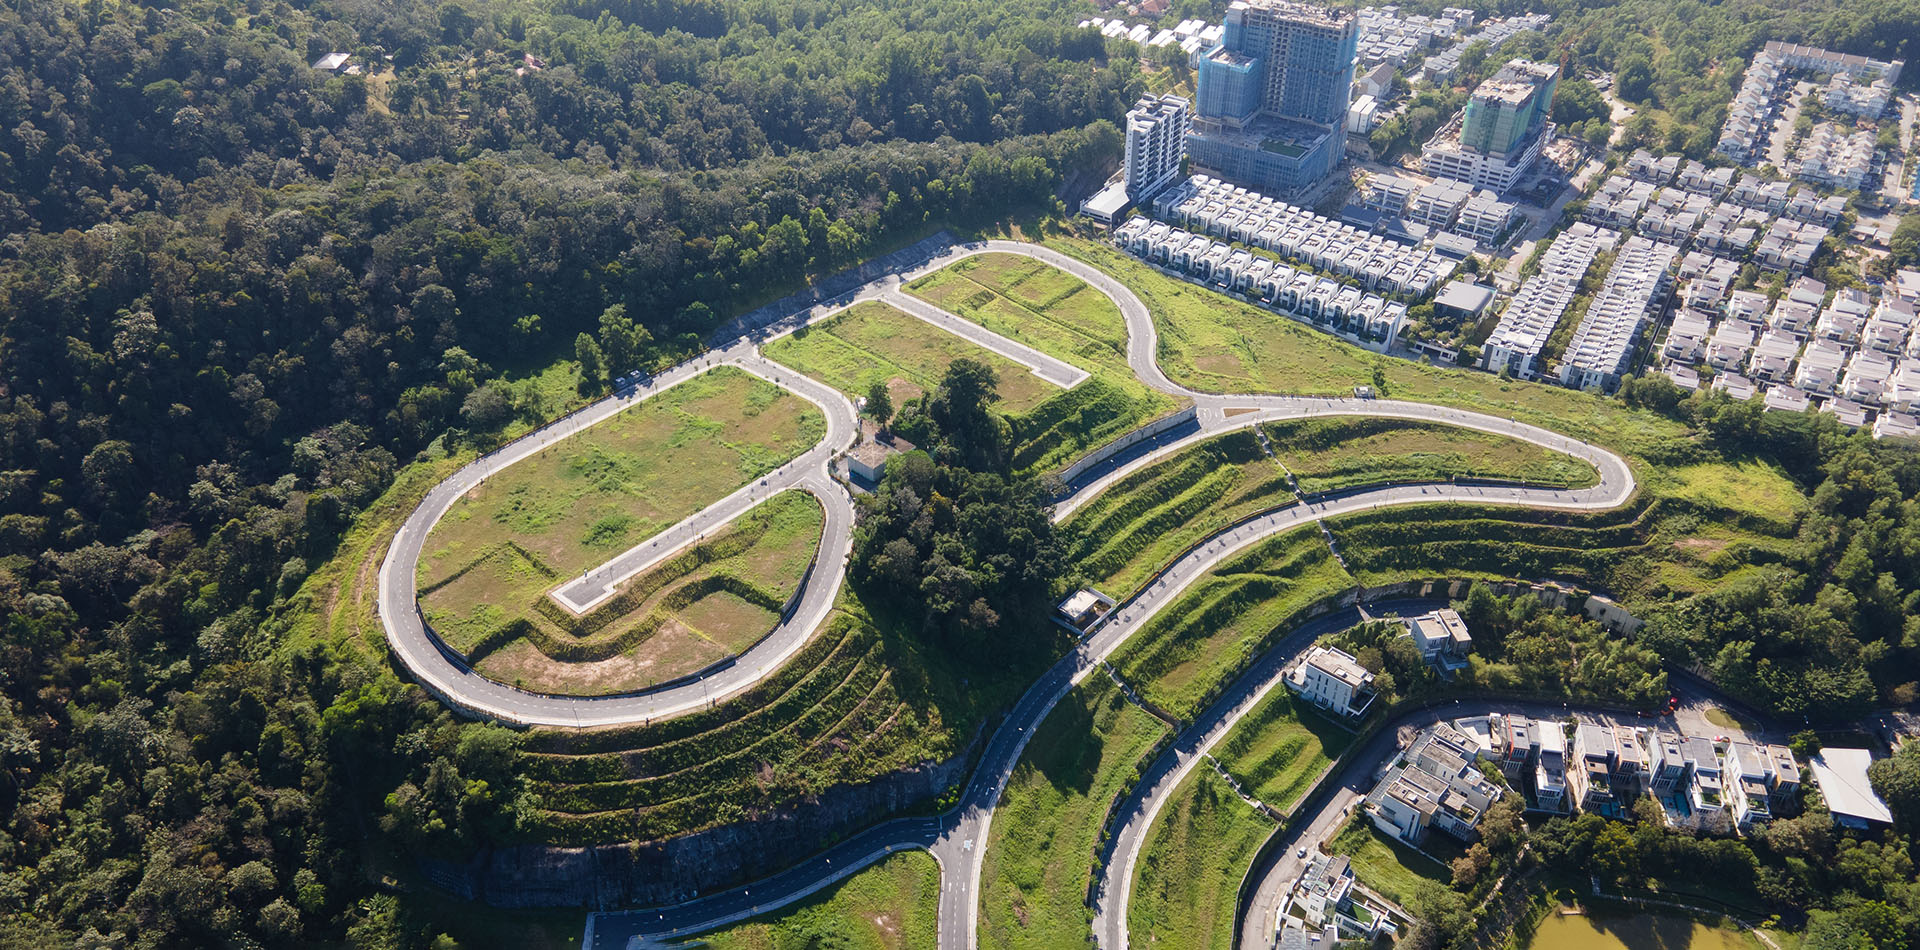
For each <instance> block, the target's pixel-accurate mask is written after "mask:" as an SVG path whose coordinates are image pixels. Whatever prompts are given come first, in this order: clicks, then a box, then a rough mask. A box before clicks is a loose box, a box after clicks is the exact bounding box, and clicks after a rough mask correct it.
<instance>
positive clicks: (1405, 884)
mask: <svg viewBox="0 0 1920 950" xmlns="http://www.w3.org/2000/svg"><path fill="white" fill-rule="evenodd" d="M1328 850H1330V851H1332V852H1333V853H1334V854H1344V855H1346V856H1347V857H1348V858H1349V859H1350V860H1351V861H1352V863H1353V874H1354V876H1355V877H1357V878H1359V879H1360V883H1362V884H1365V885H1366V886H1368V887H1370V888H1373V889H1374V890H1375V891H1378V892H1379V893H1380V896H1382V897H1385V898H1386V899H1387V900H1390V901H1393V902H1394V903H1396V904H1400V905H1402V906H1404V905H1405V904H1406V903H1407V900H1408V899H1409V898H1411V897H1412V896H1413V892H1414V889H1415V888H1417V887H1419V886H1420V882H1421V881H1432V882H1433V883H1435V884H1438V885H1440V886H1441V887H1448V886H1450V885H1451V883H1452V880H1453V872H1452V871H1450V870H1448V869H1447V867H1446V866H1445V865H1443V864H1441V863H1440V862H1438V861H1435V860H1434V859H1432V858H1429V857H1427V856H1426V855H1424V854H1421V853H1420V852H1418V851H1415V850H1413V849H1412V848H1409V847H1407V846H1406V845H1404V844H1401V843H1400V842H1398V841H1395V840H1393V839H1391V838H1388V837H1387V836H1386V835H1384V834H1381V833H1380V830H1379V829H1377V828H1375V827H1373V822H1371V821H1356V822H1354V823H1352V824H1349V825H1348V826H1347V827H1346V828H1345V829H1344V830H1342V831H1341V832H1340V834H1339V835H1337V836H1335V837H1334V839H1333V842H1332V843H1331V845H1329V847H1328Z"/></svg>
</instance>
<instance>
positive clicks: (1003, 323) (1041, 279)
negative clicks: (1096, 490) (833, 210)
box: [905, 254, 1175, 473]
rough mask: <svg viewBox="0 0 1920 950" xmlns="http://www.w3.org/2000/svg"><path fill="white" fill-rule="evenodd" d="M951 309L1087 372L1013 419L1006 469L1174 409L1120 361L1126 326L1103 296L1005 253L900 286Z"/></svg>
mask: <svg viewBox="0 0 1920 950" xmlns="http://www.w3.org/2000/svg"><path fill="white" fill-rule="evenodd" d="M905 289H906V291H907V292H908V293H911V294H913V295H914V296H916V297H919V298H921V299H922V300H925V301H927V302H928V303H931V304H933V305H935V306H937V307H941V308H943V309H945V310H947V311H948V312H949V313H953V314H955V315H957V316H961V317H965V318H966V319H968V320H971V321H973V322H975V323H978V324H980V325H981V326H983V327H986V328H987V329H989V330H992V331H994V332H995V333H999V334H1001V335H1003V336H1006V337H1008V338H1009V339H1013V340H1017V341H1019V342H1021V343H1024V344H1026V345H1028V346H1031V347H1033V348H1034V349H1036V350H1039V351H1040V352H1042V353H1045V354H1047V355H1049V356H1052V357H1054V358H1055V359H1061V360H1065V361H1067V362H1069V363H1072V364H1073V365H1075V366H1079V367H1081V368H1083V369H1085V370H1087V371H1088V372H1090V373H1092V374H1093V377H1092V378H1091V379H1088V380H1087V381H1086V382H1084V383H1081V384H1080V385H1078V386H1075V387H1074V388H1073V389H1071V390H1068V391H1067V392H1065V393H1062V394H1061V395H1059V396H1055V397H1053V398H1052V399H1049V400H1047V401H1046V402H1045V403H1043V404H1041V405H1040V406H1037V407H1035V408H1034V409H1033V410H1032V411H1031V412H1028V413H1027V414H1025V415H1023V416H1018V417H1014V418H1010V419H1009V420H1008V421H1009V422H1010V423H1012V424H1013V435H1014V452H1013V455H1014V457H1013V466H1014V468H1015V469H1016V470H1018V471H1021V472H1028V473H1033V472H1041V471H1045V470H1047V469H1051V468H1056V467H1059V466H1061V465H1064V464H1066V463H1067V462H1070V461H1072V460H1073V459H1074V458H1075V457H1077V456H1079V455H1082V454H1084V453H1085V452H1086V451H1087V450H1089V449H1092V448H1095V447H1097V446H1099V445H1101V444H1103V443H1106V442H1109V441H1112V440H1113V439H1115V438H1118V437H1119V436H1121V435H1124V434H1125V433H1127V432H1129V431H1131V430H1133V429H1135V428H1138V427H1139V426H1140V425H1142V424H1144V423H1146V422H1148V421H1150V420H1152V419H1154V418H1156V417H1158V416H1160V415H1163V414H1165V413H1167V412H1169V411H1171V410H1173V409H1174V408H1175V402H1174V400H1173V398H1172V397H1171V396H1167V395H1165V394H1163V393H1158V392H1155V391H1153V390H1151V389H1148V388H1147V387H1146V386H1145V385H1144V384H1142V383H1141V382H1140V381H1139V380H1138V379H1136V378H1135V377H1134V375H1133V371H1132V370H1131V369H1129V368H1128V367H1127V326H1126V320H1125V319H1124V318H1122V317H1121V316H1120V310H1119V308H1118V307H1116V306H1114V303H1113V301H1111V300H1108V299H1107V298H1106V295H1104V294H1102V293H1100V292H1099V291H1097V290H1095V289H1093V288H1092V287H1089V286H1087V284H1086V283H1085V282H1084V281H1082V280H1080V279H1079V278H1078V277H1075V276H1073V275H1072V274H1068V273H1066V272H1065V271H1062V270H1060V269H1058V268H1056V267H1053V266H1051V265H1048V264H1043V263H1041V262H1039V261H1035V260H1031V259H1029V258H1025V257H1021V256H1018V255H1014V254H981V255H976V256H974V257H968V258H964V259H962V260H959V261H956V262H954V263H953V264H951V265H949V266H947V267H944V268H941V269H940V270H937V271H935V272H933V273H931V274H928V275H926V276H925V277H922V278H920V279H919V280H916V281H914V282H913V283H911V284H908V285H907V286H906V288H905Z"/></svg>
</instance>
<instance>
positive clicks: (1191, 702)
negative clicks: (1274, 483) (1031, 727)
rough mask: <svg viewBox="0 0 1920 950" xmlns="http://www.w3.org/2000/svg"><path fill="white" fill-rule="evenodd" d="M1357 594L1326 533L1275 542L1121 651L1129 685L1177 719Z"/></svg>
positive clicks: (1217, 573)
mask: <svg viewBox="0 0 1920 950" xmlns="http://www.w3.org/2000/svg"><path fill="white" fill-rule="evenodd" d="M1352 587H1353V578H1351V577H1349V576H1348V575H1347V572H1346V571H1344V570H1342V569H1341V567H1340V564H1339V563H1338V562H1337V561H1335V560H1334V559H1333V555H1332V553H1331V552H1330V551H1328V549H1327V544H1326V541H1325V540H1323V539H1322V538H1321V537H1320V534H1319V532H1317V531H1313V530H1311V529H1306V530H1301V531H1291V532H1288V533H1286V534H1282V535H1279V536H1277V537H1274V538H1270V539H1268V540H1266V541H1264V542H1261V543H1260V544H1258V545H1256V546H1255V547H1254V548H1253V549H1251V550H1249V551H1247V552H1245V553H1243V554H1240V555H1238V556H1236V557H1234V558H1232V559H1230V560H1229V561H1227V562H1226V563H1225V564H1222V565H1220V566H1219V567H1217V568H1215V569H1214V570H1213V571H1211V572H1209V573H1208V574H1207V576H1206V577H1204V578H1202V579H1200V580H1199V581H1197V582H1196V583H1194V585H1193V586H1191V587H1189V588H1188V589H1187V591H1186V593H1184V594H1182V595H1181V596H1180V598H1179V599H1178V600H1176V601H1174V602H1173V604H1171V605H1170V606H1169V607H1167V608H1166V609H1165V610H1162V611H1161V612H1160V614H1159V615H1158V616H1156V617H1154V619H1153V620H1152V622H1150V623H1149V624H1148V625H1147V626H1146V628H1145V629H1142V630H1141V631H1139V632H1138V633H1136V634H1134V635H1133V637H1132V639H1130V640H1128V641H1127V643H1126V645H1124V646H1122V647H1121V648H1120V649H1119V651H1117V652H1116V653H1115V655H1114V658H1113V663H1114V665H1115V666H1116V667H1118V668H1119V670H1120V674H1121V676H1122V677H1124V678H1125V679H1126V680H1127V682H1129V683H1132V684H1134V685H1135V686H1137V687H1138V688H1139V689H1140V690H1141V692H1142V693H1144V694H1145V695H1146V696H1147V698H1148V699H1150V700H1152V701H1153V702H1154V703H1156V704H1158V705H1159V706H1160V707H1161V708H1162V709H1165V710H1167V711H1168V712H1170V713H1172V714H1173V715H1175V716H1179V717H1183V718H1186V717H1191V716H1194V715H1196V714H1197V713H1199V711H1200V707H1201V706H1202V705H1203V704H1204V703H1205V701H1206V699H1207V698H1208V696H1209V695H1210V693H1211V692H1212V691H1213V689H1214V688H1215V687H1216V686H1217V685H1218V684H1220V683H1221V682H1223V681H1224V680H1225V679H1226V678H1227V677H1229V676H1231V675H1232V674H1233V673H1234V672H1235V671H1237V670H1239V669H1241V668H1242V667H1243V666H1244V664H1245V663H1246V662H1248V661H1250V660H1251V659H1252V657H1254V656H1255V655H1257V654H1258V653H1259V652H1260V650H1261V648H1262V646H1263V644H1264V642H1265V641H1266V640H1267V638H1268V636H1269V634H1272V633H1275V632H1282V633H1284V632H1285V628H1287V627H1289V626H1291V625H1292V623H1293V621H1294V618H1295V617H1296V615H1297V614H1298V613H1299V612H1300V611H1301V610H1303V609H1305V608H1307V607H1309V606H1311V605H1312V604H1313V603H1315V602H1316V601H1319V600H1321V599H1323V598H1325V597H1328V596H1330V595H1333V594H1337V593H1340V592H1342V591H1345V590H1348V589H1350V588H1352Z"/></svg>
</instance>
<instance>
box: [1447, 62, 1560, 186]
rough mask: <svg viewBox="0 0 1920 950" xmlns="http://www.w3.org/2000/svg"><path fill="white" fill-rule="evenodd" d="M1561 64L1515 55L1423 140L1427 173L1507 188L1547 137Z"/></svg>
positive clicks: (1524, 170)
mask: <svg viewBox="0 0 1920 950" xmlns="http://www.w3.org/2000/svg"><path fill="white" fill-rule="evenodd" d="M1559 79H1560V67H1558V66H1554V65H1551V64H1548V63H1533V62H1528V61H1527V60H1524V59H1516V60H1514V61H1513V62H1510V63H1508V64H1507V65H1506V66H1505V67H1503V68H1502V69H1501V70H1500V71H1499V72H1498V73H1496V74H1494V76H1493V78H1491V79H1488V80H1487V81H1485V82H1483V83H1481V84H1480V86H1479V88H1477V89H1475V90H1474V91H1473V98H1472V99H1470V100H1468V102H1467V107H1466V108H1465V109H1463V110H1461V113H1460V115H1459V116H1458V117H1456V118H1455V119H1454V121H1452V122H1449V123H1448V124H1447V125H1446V127H1445V128H1443V129H1441V130H1440V131H1439V132H1438V133H1436V134H1435V135H1434V137H1433V138H1432V139H1431V140H1429V141H1428V142H1427V144H1426V148H1425V149H1424V150H1423V151H1422V153H1421V159H1422V162H1423V163H1424V165H1425V166H1426V170H1427V174H1430V175H1435V176H1438V177H1442V178H1452V179H1455V180H1458V181H1464V182H1467V183H1468V184H1471V185H1472V186H1473V187H1475V188H1491V189H1493V190H1494V191H1496V192H1505V191H1506V190H1507V189H1509V188H1512V187H1513V186H1514V184H1515V183H1516V182H1518V181H1519V180H1520V179H1521V178H1523V177H1525V176H1526V174H1527V172H1528V171H1530V170H1532V168H1533V166H1534V163H1535V162H1537V161H1539V158H1540V149H1541V147H1542V145H1544V144H1545V142H1546V140H1547V130H1548V128H1549V127H1550V126H1551V125H1552V123H1550V122H1548V121H1547V114H1548V111H1549V110H1550V109H1551V108H1552V107H1553V91H1554V88H1555V86H1557V85H1558V83H1559Z"/></svg>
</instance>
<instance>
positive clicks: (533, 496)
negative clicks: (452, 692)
mask: <svg viewBox="0 0 1920 950" xmlns="http://www.w3.org/2000/svg"><path fill="white" fill-rule="evenodd" d="M824 432H825V421H824V418H823V417H822V415H821V413H820V411H819V410H818V409H817V408H815V407H814V406H812V405H811V404H809V403H807V402H806V401H805V400H803V399H800V398H799V397H797V396H794V395H792V394H791V393H788V392H786V391H784V390H782V389H780V388H779V387H776V386H774V385H773V384H772V383H769V382H766V381H764V380H761V379H758V378H756V377H753V376H751V375H749V374H747V373H745V372H742V371H740V370H737V369H732V368H727V367H723V368H720V369H715V370H712V371H710V372H708V373H705V374H703V375H701V376H699V377H696V378H694V379H691V380H688V381H686V382H683V383H681V384H679V385H678V386H675V387H673V388H672V389H669V390H667V391H666V392H663V393H660V394H659V395H657V396H654V397H652V398H650V399H647V400H645V401H644V402H641V403H639V404H638V405H635V406H633V407H631V408H628V409H626V410H625V411H622V412H620V413H618V414H616V415H614V416H612V417H611V418H608V419H606V420H605V421H602V422H600V423H599V424H597V425H594V426H592V427H590V428H588V429H585V430H583V431H581V432H580V433H578V434H576V435H573V436H570V437H568V438H567V439H565V440H563V441H561V442H559V443H557V444H555V445H553V446H552V447H550V448H548V449H546V450H545V451H543V452H541V453H540V454H538V455H536V456H533V457H530V458H527V459H523V460H521V461H520V462H518V463H516V464H514V465H512V466H509V467H507V468H506V469H504V470H502V471H499V472H496V473H494V474H493V475H492V476H491V477H490V478H488V480H487V481H486V482H484V483H482V484H480V485H479V486H477V487H475V488H474V489H473V490H472V491H470V492H468V493H467V494H466V496H464V497H462V498H461V499H460V500H458V501H456V502H455V503H454V505H453V507H452V508H451V509H449V510H448V512H447V514H446V515H445V516H444V517H442V518H441V519H440V521H439V522H438V523H437V524H435V525H434V528H433V530H432V533H431V534H430V535H429V536H428V538H427V541H426V544H425V546H424V550H423V553H422V556H421V558H420V562H419V565H418V568H417V577H418V578H419V591H420V594H419V597H420V608H421V611H422V613H423V615H424V616H425V618H426V621H427V623H428V625H429V626H430V627H431V628H432V629H433V631H434V633H435V634H437V635H438V636H439V637H440V638H441V640H442V642H444V643H446V644H447V646H448V647H450V648H452V649H453V650H455V651H456V652H459V653H461V654H463V655H465V656H466V657H467V658H468V660H469V661H470V662H473V663H474V664H475V665H476V668H477V669H479V670H480V672H482V673H484V674H486V675H489V676H491V677H493V678H495V679H498V680H501V681H503V682H507V683H513V684H516V685H523V686H525V687H527V688H530V689H537V690H541V691H546V692H555V693H569V694H596V693H613V692H624V691H628V690H634V689H643V688H646V687H648V686H651V685H654V684H657V683H660V682H663V681H666V680H670V679H673V678H675V677H678V676H681V675H685V674H687V673H691V672H693V671H695V670H698V669H700V668H701V667H704V666H707V665H709V664H711V663H713V662H715V661H717V660H719V659H722V658H724V657H726V656H730V655H733V654H735V653H738V652H739V651H740V650H742V649H744V648H745V647H746V646H750V645H751V644H752V643H753V642H754V641H756V640H757V639H758V638H759V637H760V636H761V635H763V634H765V633H766V632H767V631H768V630H770V629H772V627H773V622H774V620H775V619H777V616H778V613H779V612H780V610H781V608H782V607H783V606H784V604H785V602H786V599H787V598H788V597H789V596H791V594H792V593H793V591H794V589H795V588H796V587H797V585H798V583H799V580H800V576H801V574H802V573H803V572H804V570H805V567H806V564H807V562H808V560H809V559H810V558H811V557H812V554H813V549H814V547H815V546H816V545H817V544H818V541H819V532H820V523H821V512H820V508H819V504H818V503H817V502H815V501H814V500H813V499H811V498H806V497H803V496H790V497H786V498H783V499H777V500H775V501H772V502H768V503H767V505H765V506H763V507H764V508H765V509H766V510H764V511H760V512H756V513H752V514H750V515H749V516H747V517H746V518H745V519H744V520H743V521H742V523H741V524H739V525H736V526H734V527H732V528H730V529H728V530H727V531H725V532H723V533H722V535H720V536H716V537H715V538H713V539H711V541H712V544H711V545H710V546H708V547H707V548H706V549H705V550H704V551H694V552H690V553H689V554H687V555H683V556H682V557H680V558H678V559H676V560H675V561H672V562H669V563H667V564H663V565H660V566H658V567H657V568H656V569H655V570H654V571H652V572H650V573H649V574H645V575H642V576H640V577H637V578H633V579H631V580H629V581H628V582H626V583H625V584H624V585H623V588H622V592H621V593H620V594H619V595H617V596H616V597H615V598H614V599H613V600H612V601H610V602H608V603H607V604H605V605H602V606H601V607H599V608H598V609H596V610H594V611H592V612H590V613H588V614H587V615H585V616H583V617H575V616H573V615H572V614H570V613H569V612H567V611H566V610H565V609H563V608H561V607H560V606H559V605H557V604H555V603H553V602H552V600H551V598H549V597H548V596H547V592H548V591H549V590H550V589H551V588H552V587H553V586H554V585H556V584H558V583H560V582H561V581H563V580H564V579H566V578H568V577H572V576H575V575H577V574H579V573H580V572H581V571H584V570H587V569H590V568H593V567H597V566H599V565H600V564H602V563H604V562H605V561H607V560H608V559H609V558H612V557H613V556H614V555H616V554H618V553H620V552H621V551H623V550H625V549H627V548H629V547H631V546H632V545H634V544H636V543H639V542H641V541H644V540H645V539H646V538H648V537H650V536H652V535H654V534H656V533H658V532H659V531H660V530H662V529H665V528H667V527H669V526H671V525H672V524H674V523H676V522H678V521H679V520H681V519H683V518H685V517H687V516H688V515H691V514H693V513H694V512H696V511H698V510H700V508H702V507H704V506H705V505H707V504H710V503H712V502H714V501H716V500H718V499H720V498H722V497H725V496H726V495H727V494H728V493H730V492H732V491H733V490H734V489H736V488H738V487H740V486H742V485H745V484H747V483H749V482H751V481H752V480H753V479H756V478H758V477H760V476H761V475H764V474H766V473H767V472H770V471H772V470H773V469H775V468H776V467H778V466H779V465H780V464H782V463H783V462H785V461H787V460H788V459H791V458H793V457H795V456H797V455H799V454H800V453H802V452H804V451H806V450H807V449H809V448H811V447H812V446H813V445H814V444H815V443H817V442H818V441H819V440H820V438H821V437H822V435H823V434H824ZM690 472H699V473H701V477H698V478H689V477H687V476H688V473H690Z"/></svg>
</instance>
